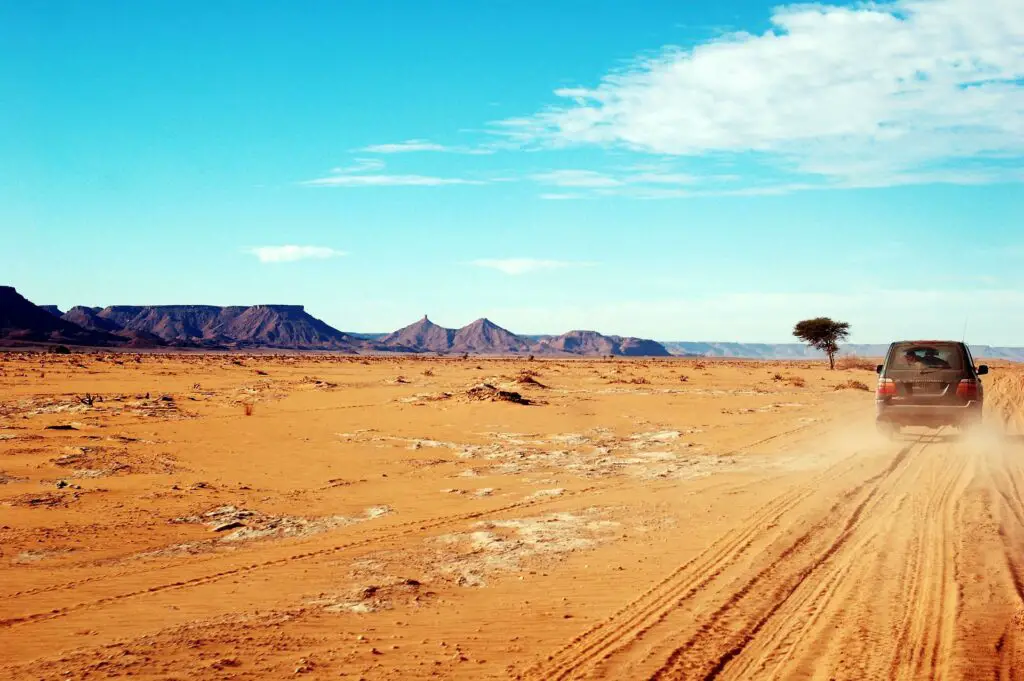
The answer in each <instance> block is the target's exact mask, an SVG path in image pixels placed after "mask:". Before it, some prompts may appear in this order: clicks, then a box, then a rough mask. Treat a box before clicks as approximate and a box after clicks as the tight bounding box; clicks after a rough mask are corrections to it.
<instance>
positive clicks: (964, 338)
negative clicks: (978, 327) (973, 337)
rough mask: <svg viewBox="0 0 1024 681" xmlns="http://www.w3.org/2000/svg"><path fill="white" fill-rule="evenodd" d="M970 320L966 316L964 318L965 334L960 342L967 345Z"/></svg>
mask: <svg viewBox="0 0 1024 681" xmlns="http://www.w3.org/2000/svg"><path fill="white" fill-rule="evenodd" d="M968 319H969V317H966V316H965V317H964V333H963V335H962V336H960V342H961V343H966V342H967V320H968Z"/></svg>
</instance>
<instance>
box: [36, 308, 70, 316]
mask: <svg viewBox="0 0 1024 681" xmlns="http://www.w3.org/2000/svg"><path fill="white" fill-rule="evenodd" d="M38 307H40V308H42V309H44V310H46V311H47V312H49V313H50V314H52V315H53V316H54V317H60V316H63V314H64V313H63V312H61V311H60V308H59V307H57V306H56V305H39V306H38Z"/></svg>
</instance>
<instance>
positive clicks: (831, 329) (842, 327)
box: [793, 317, 850, 369]
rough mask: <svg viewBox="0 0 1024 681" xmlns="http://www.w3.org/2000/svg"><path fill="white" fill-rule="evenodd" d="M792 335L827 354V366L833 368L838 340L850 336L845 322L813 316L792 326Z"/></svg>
mask: <svg viewBox="0 0 1024 681" xmlns="http://www.w3.org/2000/svg"><path fill="white" fill-rule="evenodd" d="M793 335H794V336H796V337H797V338H799V339H800V340H802V341H803V342H805V343H807V344H808V345H810V346H811V347H812V348H815V349H817V350H821V351H822V352H824V353H825V354H826V355H828V364H829V367H830V368H832V369H835V368H836V353H837V352H838V351H839V342H840V341H845V340H846V339H847V338H848V337H849V336H850V325H849V324H848V323H846V322H837V321H835V320H833V319H830V318H829V317H815V318H814V319H805V320H803V321H802V322H797V325H796V326H795V327H793Z"/></svg>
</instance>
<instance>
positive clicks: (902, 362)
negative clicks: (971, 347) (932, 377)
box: [889, 343, 964, 371]
mask: <svg viewBox="0 0 1024 681" xmlns="http://www.w3.org/2000/svg"><path fill="white" fill-rule="evenodd" d="M963 366H964V358H963V352H962V351H961V350H960V346H959V345H957V344H956V343H898V344H897V345H896V347H895V348H893V351H892V356H891V357H890V359H889V368H890V369H896V370H897V371H923V370H926V369H962V368H963Z"/></svg>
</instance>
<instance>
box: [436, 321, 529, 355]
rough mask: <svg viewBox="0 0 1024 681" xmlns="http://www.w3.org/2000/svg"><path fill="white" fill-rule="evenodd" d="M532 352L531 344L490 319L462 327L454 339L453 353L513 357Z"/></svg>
mask: <svg viewBox="0 0 1024 681" xmlns="http://www.w3.org/2000/svg"><path fill="white" fill-rule="evenodd" d="M529 350H530V344H529V343H528V342H527V341H526V340H524V339H523V338H520V337H519V336H517V335H515V334H514V333H512V332H511V331H508V330H506V329H503V328H501V327H500V326H498V325H497V324H495V323H494V322H492V321H491V320H489V319H478V320H476V321H475V322H473V323H472V324H469V325H467V326H464V327H462V328H461V329H459V330H458V331H457V332H456V333H455V337H454V338H453V339H452V351H453V352H469V353H475V354H481V355H511V354H517V353H523V352H527V351H529Z"/></svg>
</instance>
